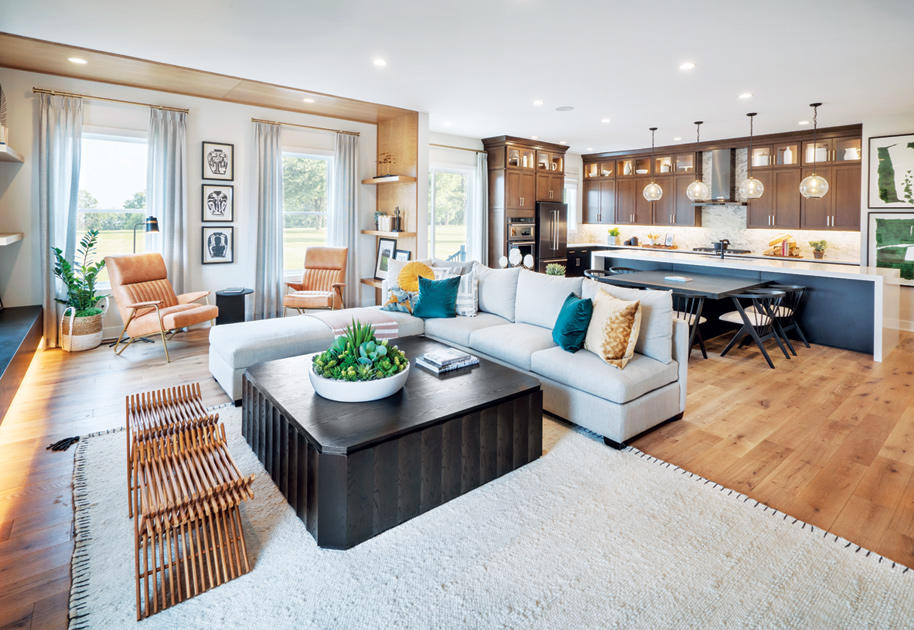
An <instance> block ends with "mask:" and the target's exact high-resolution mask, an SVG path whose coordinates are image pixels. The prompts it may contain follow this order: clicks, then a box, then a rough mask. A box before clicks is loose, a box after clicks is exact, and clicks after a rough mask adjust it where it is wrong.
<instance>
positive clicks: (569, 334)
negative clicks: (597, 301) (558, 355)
mask: <svg viewBox="0 0 914 630" xmlns="http://www.w3.org/2000/svg"><path fill="white" fill-rule="evenodd" d="M591 316H593V302H592V301H591V300H590V299H586V300H582V299H581V298H579V297H577V296H575V294H574V293H569V294H568V297H566V298H565V303H564V304H562V309H561V310H560V311H559V316H558V318H557V319H556V320H555V326H554V327H553V328H552V340H553V341H554V342H556V343H557V344H559V346H560V347H561V348H562V350H565V351H566V352H577V351H578V350H580V349H581V348H583V347H584V337H586V336H587V327H588V326H589V325H590V318H591Z"/></svg>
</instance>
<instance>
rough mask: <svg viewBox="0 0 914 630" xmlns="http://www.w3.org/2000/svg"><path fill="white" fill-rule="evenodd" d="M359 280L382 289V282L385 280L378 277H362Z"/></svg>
mask: <svg viewBox="0 0 914 630" xmlns="http://www.w3.org/2000/svg"><path fill="white" fill-rule="evenodd" d="M359 282H361V283H362V284H365V285H368V286H370V287H374V288H375V289H380V288H381V283H382V282H384V281H383V280H378V279H377V278H362V279H361V280H360V281H359Z"/></svg>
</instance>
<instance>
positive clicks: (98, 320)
mask: <svg viewBox="0 0 914 630" xmlns="http://www.w3.org/2000/svg"><path fill="white" fill-rule="evenodd" d="M107 311H108V300H107V299H106V300H105V306H104V308H103V309H102V312H101V313H99V314H98V315H89V316H88V317H76V316H75V314H76V310H75V309H74V308H73V307H72V306H69V307H67V309H66V310H65V311H64V312H63V316H62V317H61V318H60V331H59V335H58V336H59V338H60V339H59V343H60V347H61V348H62V349H63V350H66V351H67V352H82V351H83V350H91V349H93V348H97V347H98V346H99V345H101V343H102V317H103V316H104V314H105V313H106V312H107Z"/></svg>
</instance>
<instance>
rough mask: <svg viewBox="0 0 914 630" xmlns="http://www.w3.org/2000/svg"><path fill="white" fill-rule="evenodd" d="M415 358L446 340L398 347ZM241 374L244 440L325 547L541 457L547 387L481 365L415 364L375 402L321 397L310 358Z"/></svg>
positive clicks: (404, 341)
mask: <svg viewBox="0 0 914 630" xmlns="http://www.w3.org/2000/svg"><path fill="white" fill-rule="evenodd" d="M393 343H396V345H398V346H399V347H400V349H402V350H403V351H404V352H405V353H406V356H408V357H410V359H414V358H415V357H417V356H419V355H420V354H422V353H424V352H427V351H429V350H432V349H434V348H438V347H441V345H442V344H439V343H438V342H435V341H431V340H430V339H426V338H425V337H403V338H400V339H396V340H394V342H393ZM312 356H313V355H305V356H300V357H292V358H288V359H281V360H279V361H270V362H268V363H262V364H260V365H256V366H254V367H252V368H249V369H248V370H247V371H246V372H245V375H244V384H243V395H242V414H243V415H242V417H243V421H242V433H243V434H244V437H245V439H246V440H247V442H248V444H250V445H251V448H252V449H253V450H254V452H255V453H257V457H259V458H260V461H261V462H262V463H263V465H264V468H266V470H267V472H268V473H270V476H271V477H272V478H273V481H274V482H275V483H276V485H277V486H278V487H279V489H280V490H281V491H282V493H283V495H284V496H285V497H286V499H287V500H288V501H289V504H290V505H291V506H292V507H293V508H294V509H295V511H296V513H297V514H298V517H299V518H300V519H302V521H304V523H305V525H306V526H307V527H308V531H309V532H311V535H312V536H314V538H315V540H317V544H318V545H320V546H321V547H329V548H332V549H348V548H350V547H353V546H355V545H357V544H359V543H360V542H363V541H365V540H368V539H369V538H371V537H373V536H375V535H377V534H380V533H381V532H383V531H385V530H387V529H390V528H391V527H395V526H396V525H399V524H400V523H403V522H404V521H407V520H409V519H411V518H413V517H414V516H418V515H419V514H422V513H423V512H427V511H428V510H430V509H432V508H434V507H437V506H439V505H441V504H442V503H445V502H446V501H450V500H451V499H453V498H455V497H458V496H460V495H461V494H463V493H465V492H468V491H470V490H472V489H474V488H478V487H479V486H481V485H482V484H484V483H487V482H489V481H491V480H492V479H495V478H496V477H500V476H501V475H504V474H505V473H508V472H511V471H512V470H515V469H517V468H520V467H521V466H523V465H524V464H526V463H528V462H531V461H533V460H534V459H536V458H538V457H539V456H540V455H541V454H542V452H543V425H542V415H543V394H542V390H541V389H540V384H539V381H537V380H536V379H535V378H533V377H531V376H528V375H526V374H524V373H523V372H519V371H517V370H514V369H511V368H508V367H504V366H502V365H499V364H497V363H493V362H491V361H487V360H485V359H480V365H479V366H478V367H476V368H474V369H472V370H470V371H469V372H466V373H464V374H460V375H453V376H450V377H443V378H439V377H437V376H435V375H433V374H431V373H429V372H426V371H425V370H423V369H422V368H419V367H416V365H415V362H413V364H412V366H411V368H410V374H409V378H408V379H407V381H406V386H405V387H404V388H403V389H402V390H401V391H400V392H399V393H397V394H394V395H393V396H391V397H389V398H385V399H383V400H378V401H374V402H369V403H340V402H334V401H331V400H327V399H325V398H321V397H320V396H318V395H317V394H315V393H314V390H313V389H312V388H311V383H310V381H309V380H308V374H307V370H309V369H311V357H312Z"/></svg>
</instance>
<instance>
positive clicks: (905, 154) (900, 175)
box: [867, 133, 914, 210]
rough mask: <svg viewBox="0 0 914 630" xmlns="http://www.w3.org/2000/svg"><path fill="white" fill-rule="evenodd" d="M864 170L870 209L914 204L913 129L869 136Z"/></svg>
mask: <svg viewBox="0 0 914 630" xmlns="http://www.w3.org/2000/svg"><path fill="white" fill-rule="evenodd" d="M868 170H869V172H868V173H867V206H868V207H869V208H870V209H872V210H882V209H889V208H898V209H908V208H914V133H907V134H901V135H895V136H873V137H871V138H870V146H869V169H868Z"/></svg>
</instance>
